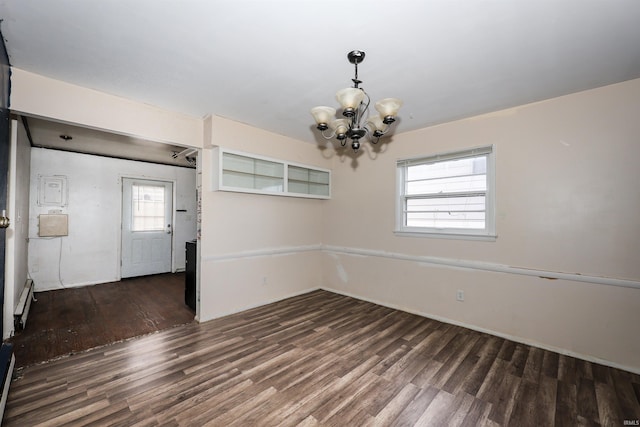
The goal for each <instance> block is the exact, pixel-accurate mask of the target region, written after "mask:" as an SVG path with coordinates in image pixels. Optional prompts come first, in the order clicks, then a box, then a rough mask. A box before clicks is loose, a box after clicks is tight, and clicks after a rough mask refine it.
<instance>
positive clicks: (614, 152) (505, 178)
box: [323, 80, 640, 371]
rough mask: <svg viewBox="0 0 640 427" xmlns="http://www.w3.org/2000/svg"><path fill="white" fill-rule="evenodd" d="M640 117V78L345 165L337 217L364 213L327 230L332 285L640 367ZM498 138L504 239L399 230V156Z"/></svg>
mask: <svg viewBox="0 0 640 427" xmlns="http://www.w3.org/2000/svg"><path fill="white" fill-rule="evenodd" d="M638 111H640V80H633V81H629V82H625V83H620V84H617V85H612V86H608V87H603V88H599V89H595V90H591V91H586V92H581V93H576V94H573V95H569V96H564V97H560V98H556V99H551V100H548V101H544V102H539V103H535V104H530V105H525V106H522V107H518V108H514V109H510V110H506V111H502V112H498V113H495V114H488V115H483V116H479V117H474V118H470V119H466V120H460V121H456V122H452V123H447V124H444V125H440V126H434V127H430V128H426V129H422V130H418V131H415V132H410V133H405V134H401V135H397V136H395V137H394V138H393V141H392V142H391V143H389V144H387V145H385V146H384V147H383V151H384V153H381V154H380V155H378V156H377V158H376V159H375V160H371V159H370V158H369V157H368V156H366V155H362V156H361V157H359V158H358V161H357V167H356V168H353V167H351V166H350V165H348V164H341V163H338V162H336V163H334V167H333V170H334V183H333V198H332V200H331V201H330V203H329V204H328V205H327V210H326V212H325V214H326V216H327V217H328V218H333V219H338V218H340V217H347V218H358V219H357V220H353V221H337V220H335V221H332V223H331V224H330V225H329V226H328V227H327V228H326V229H325V234H324V243H325V244H326V245H327V247H326V249H327V251H326V253H325V255H324V268H323V272H324V274H325V280H324V285H325V286H327V287H329V288H332V289H334V290H337V291H339V292H343V293H347V294H351V295H355V296H358V297H361V298H364V299H368V300H373V301H378V302H381V303H383V304H386V305H390V306H394V307H398V308H401V309H404V310H408V311H413V312H418V313H422V314H424V315H427V316H430V317H435V318H440V319H445V320H448V321H452V322H454V323H460V324H464V325H469V326H471V327H473V328H476V329H481V330H486V331H490V332H493V333H496V334H499V335H503V336H508V337H513V338H514V339H516V340H519V341H524V342H529V343H534V344H537V345H541V346H543V347H547V348H552V349H557V350H558V351H561V352H568V353H571V354H576V355H581V356H582V357H586V358H590V359H591V360H603V361H605V362H606V363H608V364H614V365H618V366H622V367H625V368H626V369H631V370H635V371H640V357H638V355H639V354H640V340H638V339H637V326H638V325H640V310H638V307H640V263H639V262H638V254H640V216H639V215H638V212H640V192H639V191H638V183H639V182H640V168H639V167H638V159H640V144H639V143H638V142H639V140H638V135H640V121H639V120H638ZM488 144H494V145H495V149H496V177H497V234H498V238H497V240H496V241H495V242H480V241H466V240H446V239H433V238H416V237H399V236H395V235H394V234H393V229H394V221H395V197H396V175H395V174H396V161H397V160H398V159H401V158H408V157H412V156H424V155H429V154H436V153H441V152H449V151H453V150H457V149H464V148H470V147H475V146H482V145H488ZM443 264H448V265H449V266H447V265H443ZM496 271H503V272H502V273H498V272H496ZM538 276H542V277H556V278H558V277H559V278H560V279H558V280H549V279H545V278H540V277H538ZM611 285H622V287H621V286H611ZM624 286H628V287H624ZM458 289H460V290H463V291H464V292H465V297H466V299H465V301H464V302H462V303H461V302H457V301H456V300H455V295H456V290H458Z"/></svg>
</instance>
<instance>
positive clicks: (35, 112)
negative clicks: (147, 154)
mask: <svg viewBox="0 0 640 427" xmlns="http://www.w3.org/2000/svg"><path fill="white" fill-rule="evenodd" d="M11 110H12V111H14V112H16V113H21V114H24V115H27V116H36V117H42V118H46V119H50V120H53V121H59V122H65V123H72V124H77V125H80V126H84V127H88V128H92V129H98V130H106V131H109V132H113V133H118V134H121V135H128V136H133V137H137V138H142V139H148V140H150V141H157V142H165V143H170V144H178V145H183V146H192V147H202V119H200V118H199V117H190V116H186V115H183V114H178V113H176V112H173V111H167V110H163V109H161V108H158V107H154V106H151V105H148V104H143V103H141V102H136V101H131V100H128V99H124V98H120V97H117V96H113V95H109V94H106V93H103V92H98V91H95V90H91V89H87V88H85V87H81V86H76V85H73V84H69V83H65V82H62V81H59V80H54V79H50V78H48V77H44V76H41V75H38V74H34V73H30V72H28V71H24V70H21V69H19V68H15V67H12V68H11Z"/></svg>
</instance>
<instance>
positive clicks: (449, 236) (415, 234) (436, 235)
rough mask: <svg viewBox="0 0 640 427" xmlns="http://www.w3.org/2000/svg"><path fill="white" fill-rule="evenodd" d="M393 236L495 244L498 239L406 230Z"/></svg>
mask: <svg viewBox="0 0 640 427" xmlns="http://www.w3.org/2000/svg"><path fill="white" fill-rule="evenodd" d="M393 234H394V235H396V236H398V237H426V238H431V239H455V240H477V241H482V242H495V241H496V239H497V238H498V236H497V235H495V234H464V233H447V232H427V231H406V230H395V231H394V232H393Z"/></svg>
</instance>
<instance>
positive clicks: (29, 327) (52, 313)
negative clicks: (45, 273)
mask: <svg viewBox="0 0 640 427" xmlns="http://www.w3.org/2000/svg"><path fill="white" fill-rule="evenodd" d="M35 297H36V300H37V301H34V302H33V303H32V304H31V310H30V312H29V317H28V319H27V324H26V327H25V329H24V330H23V331H21V332H20V333H18V334H17V335H16V336H14V337H12V338H11V340H10V341H11V342H12V343H13V344H14V353H15V356H16V368H20V367H24V366H29V365H32V364H35V363H40V362H44V361H47V360H51V359H55V358H58V357H61V356H65V355H69V354H73V353H78V352H82V351H85V350H88V349H90V348H94V347H99V346H102V345H105V344H110V343H114V342H118V341H122V340H125V339H127V338H132V337H136V336H140V335H145V334H149V333H152V332H156V331H160V330H163V329H168V328H171V327H173V326H177V325H183V324H186V323H190V322H192V321H193V319H194V316H195V313H194V312H193V311H192V310H190V309H189V307H188V306H187V305H186V304H185V303H184V273H175V274H171V273H168V274H158V275H153V276H143V277H136V278H131V279H123V280H122V281H120V282H113V283H105V284H100V285H93V286H84V287H80V288H68V289H62V290H54V291H46V292H38V293H36V294H35Z"/></svg>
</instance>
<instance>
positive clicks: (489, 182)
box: [396, 146, 495, 237]
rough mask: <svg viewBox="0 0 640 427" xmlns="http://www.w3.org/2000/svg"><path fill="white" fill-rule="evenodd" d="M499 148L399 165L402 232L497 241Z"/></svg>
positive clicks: (436, 156) (472, 150) (435, 156)
mask: <svg viewBox="0 0 640 427" xmlns="http://www.w3.org/2000/svg"><path fill="white" fill-rule="evenodd" d="M493 158H494V154H493V147H491V146H489V147H481V148H475V149H470V150H464V151H458V152H454V153H445V154H438V155H434V156H429V157H422V158H416V159H408V160H401V161H398V187H399V193H400V194H399V197H398V214H397V217H398V218H397V222H398V227H397V230H396V231H397V232H400V233H403V232H405V233H421V234H425V235H429V234H433V235H452V236H470V237H474V236H484V237H495V219H494V194H495V188H494V187H495V184H494V182H495V180H494V160H493Z"/></svg>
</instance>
